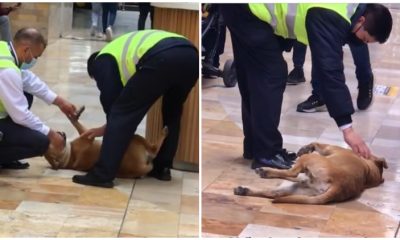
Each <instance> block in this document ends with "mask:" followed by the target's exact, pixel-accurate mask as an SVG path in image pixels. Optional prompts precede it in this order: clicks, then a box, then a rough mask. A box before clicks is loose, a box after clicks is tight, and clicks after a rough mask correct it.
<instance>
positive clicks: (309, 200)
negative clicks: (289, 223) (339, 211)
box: [272, 186, 339, 204]
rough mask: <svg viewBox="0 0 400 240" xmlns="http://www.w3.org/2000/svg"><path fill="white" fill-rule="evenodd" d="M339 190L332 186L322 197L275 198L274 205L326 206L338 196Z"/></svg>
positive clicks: (295, 196)
mask: <svg viewBox="0 0 400 240" xmlns="http://www.w3.org/2000/svg"><path fill="white" fill-rule="evenodd" d="M338 192H339V188H338V187H336V186H331V187H330V188H328V190H327V191H326V192H324V193H322V194H320V195H316V196H307V195H289V196H284V197H278V198H275V199H274V200H273V201H272V202H273V203H301V204H325V203H328V202H331V201H333V200H339V199H335V197H336V196H337V195H338Z"/></svg>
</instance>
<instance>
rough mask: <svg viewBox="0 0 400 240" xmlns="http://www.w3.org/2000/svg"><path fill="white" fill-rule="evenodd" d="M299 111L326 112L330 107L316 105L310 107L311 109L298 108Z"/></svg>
mask: <svg viewBox="0 0 400 240" xmlns="http://www.w3.org/2000/svg"><path fill="white" fill-rule="evenodd" d="M296 111H297V112H303V113H315V112H326V111H328V109H327V108H326V106H325V105H324V106H320V107H315V108H310V109H299V108H298V109H297V110H296Z"/></svg>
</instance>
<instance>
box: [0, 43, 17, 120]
mask: <svg viewBox="0 0 400 240" xmlns="http://www.w3.org/2000/svg"><path fill="white" fill-rule="evenodd" d="M4 68H14V69H15V70H16V71H17V72H18V73H20V74H21V70H20V69H19V68H18V67H17V65H15V62H14V57H13V56H12V55H11V52H10V48H9V47H8V44H7V42H4V41H0V69H4ZM6 116H7V111H6V109H5V108H4V105H3V103H2V102H1V100H0V118H5V117H6Z"/></svg>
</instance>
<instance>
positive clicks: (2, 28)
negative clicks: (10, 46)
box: [0, 3, 21, 42]
mask: <svg viewBox="0 0 400 240" xmlns="http://www.w3.org/2000/svg"><path fill="white" fill-rule="evenodd" d="M20 6H21V3H17V4H15V5H14V6H12V7H5V8H3V6H2V3H0V40H2V41H5V42H10V41H11V27H10V19H9V17H8V14H9V13H10V12H11V11H14V10H16V9H17V8H19V7H20Z"/></svg>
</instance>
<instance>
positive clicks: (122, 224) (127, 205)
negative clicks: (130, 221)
mask: <svg viewBox="0 0 400 240" xmlns="http://www.w3.org/2000/svg"><path fill="white" fill-rule="evenodd" d="M135 186H136V179H135V180H134V182H133V186H132V191H131V194H130V195H129V199H128V203H127V204H126V207H125V212H124V216H123V217H122V222H121V225H120V227H119V231H118V235H117V237H118V238H119V237H120V235H121V231H122V226H124V221H125V217H126V214H127V212H128V208H129V203H130V201H131V198H132V195H133V190H134V189H135Z"/></svg>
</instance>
